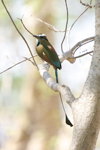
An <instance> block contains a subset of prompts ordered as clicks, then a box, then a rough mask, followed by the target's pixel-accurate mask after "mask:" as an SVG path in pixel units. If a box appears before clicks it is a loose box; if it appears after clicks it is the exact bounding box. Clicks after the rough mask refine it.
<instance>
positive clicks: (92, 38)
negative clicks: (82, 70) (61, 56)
mask: <svg viewBox="0 0 100 150" xmlns="http://www.w3.org/2000/svg"><path fill="white" fill-rule="evenodd" d="M94 39H95V36H92V37H89V38H87V39H84V40H82V41H80V42H78V43H77V44H75V45H74V46H73V47H72V48H71V49H70V51H71V52H72V53H74V54H75V52H76V50H77V49H78V48H79V47H80V46H82V45H84V44H87V43H89V42H93V41H94Z"/></svg>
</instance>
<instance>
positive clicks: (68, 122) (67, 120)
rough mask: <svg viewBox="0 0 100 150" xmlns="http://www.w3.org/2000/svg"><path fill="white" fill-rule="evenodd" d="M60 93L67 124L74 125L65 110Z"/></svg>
mask: <svg viewBox="0 0 100 150" xmlns="http://www.w3.org/2000/svg"><path fill="white" fill-rule="evenodd" d="M59 95H60V100H61V103H62V107H63V110H64V113H65V117H66V124H68V125H70V126H71V127H72V126H73V124H72V123H71V122H70V120H69V119H68V117H67V114H66V111H65V108H64V104H63V101H62V97H61V93H59Z"/></svg>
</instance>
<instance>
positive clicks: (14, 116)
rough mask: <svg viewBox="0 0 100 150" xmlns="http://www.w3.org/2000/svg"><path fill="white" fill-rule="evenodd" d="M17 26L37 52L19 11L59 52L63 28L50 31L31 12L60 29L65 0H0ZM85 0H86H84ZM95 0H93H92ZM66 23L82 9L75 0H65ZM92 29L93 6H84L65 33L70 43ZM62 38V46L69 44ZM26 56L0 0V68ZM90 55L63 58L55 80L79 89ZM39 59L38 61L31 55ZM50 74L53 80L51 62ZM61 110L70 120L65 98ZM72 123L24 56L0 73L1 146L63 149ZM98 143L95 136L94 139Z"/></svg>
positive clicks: (3, 148) (99, 145)
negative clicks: (71, 59)
mask: <svg viewBox="0 0 100 150" xmlns="http://www.w3.org/2000/svg"><path fill="white" fill-rule="evenodd" d="M4 2H5V4H6V6H7V8H8V10H9V12H10V14H11V15H12V18H13V19H14V21H15V23H16V25H17V27H18V29H19V30H20V32H21V33H22V34H23V36H24V37H25V39H26V40H27V42H28V43H29V46H30V48H31V50H32V52H33V54H34V55H35V54H36V51H35V45H36V41H35V39H34V38H33V37H32V36H31V35H30V34H29V33H28V32H27V31H26V30H25V29H24V28H23V26H22V24H21V22H20V20H18V19H17V18H22V16H23V15H24V17H23V22H24V24H25V26H26V27H27V28H28V30H30V31H31V32H32V33H34V34H38V33H44V34H46V35H47V37H48V39H49V41H50V43H51V44H52V45H53V46H54V48H55V50H56V51H57V53H58V55H60V54H61V42H62V39H63V36H64V33H63V32H57V33H56V32H53V31H51V30H50V29H49V28H48V27H47V26H45V25H44V24H43V23H41V22H39V21H38V20H36V19H35V18H34V17H37V18H40V19H41V20H43V21H45V22H47V23H49V24H51V25H53V26H55V27H56V28H57V29H59V30H64V29H65V24H66V7H65V2H64V0H41V1H40V0H5V1H4ZM84 2H86V3H89V2H90V1H89V0H85V1H84ZM93 4H94V1H93ZM68 9H69V23H68V29H69V28H70V26H71V25H72V23H73V22H74V21H75V19H76V18H77V17H78V16H79V15H80V14H81V13H82V12H83V11H84V10H85V6H83V5H82V4H80V1H79V0H69V1H68ZM94 35H95V13H94V8H92V9H89V10H88V11H87V12H86V13H85V14H84V15H82V17H81V18H80V19H79V20H78V21H77V22H76V23H75V25H74V27H73V29H72V31H71V34H70V44H69V45H70V48H72V47H73V46H74V45H75V44H76V43H77V42H79V41H81V40H83V39H85V38H88V37H91V36H94ZM69 45H68V44H67V38H66V39H65V42H64V45H63V48H64V52H66V51H67V50H69ZM93 45H94V43H93V42H91V43H89V44H86V45H84V46H83V47H81V48H80V49H79V50H78V51H77V53H76V55H81V54H83V53H85V52H88V51H91V50H93ZM23 57H30V53H29V51H28V49H27V46H26V44H25V42H24V41H23V39H22V38H21V37H20V36H19V34H18V33H17V31H16V30H15V28H14V26H13V24H12V22H11V20H10V19H9V17H8V15H7V13H6V11H5V9H4V7H3V5H2V2H1V1H0V72H2V71H3V70H5V69H7V68H9V67H10V66H12V65H14V64H15V63H18V62H19V61H22V60H23V59H24V58H23ZM91 59H92V56H90V55H86V56H84V57H82V58H78V59H77V60H76V62H75V63H74V64H70V63H69V62H68V61H64V62H63V63H62V70H60V71H59V81H60V83H61V84H65V85H67V86H69V87H70V89H71V91H72V93H73V94H74V96H75V97H78V96H79V95H80V94H81V91H82V89H83V86H84V83H85V80H86V78H87V75H88V71H89V67H90V63H91ZM36 62H37V63H38V64H40V63H43V62H42V61H41V60H40V58H38V57H36ZM49 73H50V75H51V76H52V77H53V78H54V80H55V73H54V70H53V68H52V67H50V70H49ZM64 105H65V108H66V112H67V114H68V116H69V118H70V120H71V121H72V122H73V116H72V112H71V109H70V107H69V106H68V105H67V104H66V102H64ZM72 133H73V128H70V127H69V126H67V125H66V124H65V116H64V112H63V110H62V106H61V103H60V99H59V94H58V93H55V92H54V91H52V90H51V89H49V88H48V87H47V86H46V84H45V82H44V81H43V79H42V78H41V76H40V75H39V73H38V71H37V69H36V68H35V67H34V66H33V65H32V64H31V63H30V62H28V61H26V62H24V63H21V64H19V65H17V66H15V67H14V68H12V69H10V70H8V71H6V72H4V73H3V74H0V150H32V149H34V150H51V149H52V150H62V149H63V150H66V149H68V148H69V146H70V144H71V138H72ZM96 147H97V149H100V137H99V138H98V141H97V146H96Z"/></svg>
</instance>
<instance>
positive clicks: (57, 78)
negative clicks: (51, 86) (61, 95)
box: [55, 68, 59, 83]
mask: <svg viewBox="0 0 100 150" xmlns="http://www.w3.org/2000/svg"><path fill="white" fill-rule="evenodd" d="M55 75H56V82H57V83H58V82H59V81H58V73H57V68H56V69H55Z"/></svg>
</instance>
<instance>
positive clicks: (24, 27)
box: [17, 17, 33, 36]
mask: <svg viewBox="0 0 100 150" xmlns="http://www.w3.org/2000/svg"><path fill="white" fill-rule="evenodd" d="M22 18H23V17H22ZM17 19H19V20H20V21H21V23H22V25H23V27H24V28H25V29H26V30H27V31H28V32H29V33H30V34H31V35H32V36H33V34H32V33H31V32H30V31H29V30H28V29H27V28H26V27H25V25H24V23H23V20H22V19H20V18H17Z"/></svg>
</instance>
